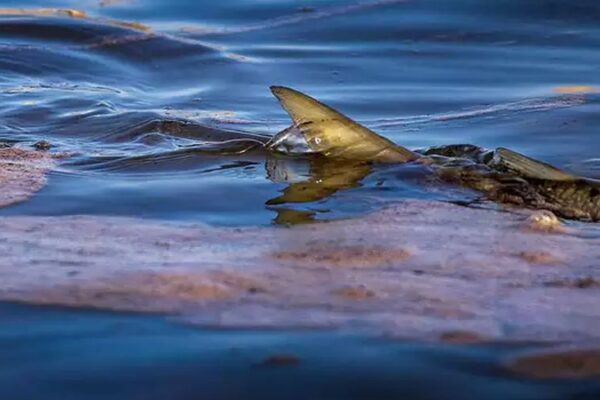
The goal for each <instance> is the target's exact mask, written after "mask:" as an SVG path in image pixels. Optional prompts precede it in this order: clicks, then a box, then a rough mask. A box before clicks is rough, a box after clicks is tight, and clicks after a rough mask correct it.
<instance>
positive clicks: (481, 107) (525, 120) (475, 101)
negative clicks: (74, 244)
mask: <svg viewBox="0 0 600 400" xmlns="http://www.w3.org/2000/svg"><path fill="white" fill-rule="evenodd" d="M0 7H2V8H6V9H3V10H2V11H3V13H4V14H7V15H4V16H0V100H1V101H0V139H5V140H19V141H21V142H23V145H27V144H31V143H34V142H35V141H37V140H41V139H44V140H47V141H49V142H50V143H52V144H53V145H54V151H68V152H71V153H72V154H73V155H72V157H71V158H70V159H68V160H67V161H66V162H65V163H63V164H62V165H61V168H60V169H59V170H58V171H55V172H53V173H51V175H50V179H49V185H48V186H47V187H46V188H45V189H44V190H43V191H42V192H41V193H39V194H38V195H37V196H36V197H34V198H33V199H32V200H31V201H29V202H26V203H22V204H20V205H17V206H14V207H11V208H8V209H4V210H2V211H1V212H0V213H1V214H3V215H7V214H34V215H69V214H101V215H128V216H141V217H149V218H161V219H168V220H173V219H176V220H185V221H204V222H209V223H215V224H228V225H238V224H268V223H271V222H273V221H275V222H278V221H280V220H281V215H282V214H285V215H287V217H285V218H283V220H284V221H287V220H289V218H290V215H289V214H290V213H292V214H293V216H292V217H291V218H292V220H293V221H295V220H310V219H314V218H316V219H329V218H339V217H344V216H350V215H356V214H360V213H363V212H366V211H368V210H372V209H375V208H379V207H381V206H384V205H385V204H387V203H388V202H390V201H394V200H395V199H398V198H402V197H418V198H423V197H426V198H436V199H440V200H450V201H468V200H470V199H472V198H473V196H474V194H472V193H469V192H465V191H462V190H458V189H456V188H446V187H440V186H439V185H438V184H427V182H426V181H425V182H424V181H423V180H422V179H421V175H423V171H418V170H415V169H414V168H413V167H404V166H392V167H385V168H383V167H378V168H374V169H373V170H371V171H368V173H366V174H364V176H363V177H358V176H357V177H354V179H353V180H348V184H347V185H345V186H343V187H342V188H340V190H337V191H333V192H332V193H327V194H326V195H324V196H321V197H317V198H309V199H304V200H303V201H304V202H289V201H280V200H281V195H282V193H281V192H282V191H283V190H284V189H285V188H286V187H287V186H288V185H289V183H290V182H286V181H285V180H281V179H273V176H272V175H273V174H271V173H270V172H269V164H268V163H269V159H270V156H269V155H268V154H266V153H265V152H264V151H262V150H261V149H260V148H259V147H260V146H258V147H255V148H253V149H249V147H252V146H244V145H242V144H241V142H236V141H238V140H239V139H260V140H263V139H261V138H264V137H268V136H270V135H273V134H274V133H276V132H277V131H279V130H281V129H283V128H285V127H286V126H287V125H288V124H289V119H288V117H287V115H286V114H285V113H284V112H283V111H282V110H281V109H280V107H279V106H278V104H277V102H276V101H275V100H274V98H273V97H272V96H271V94H270V92H269V90H268V87H269V85H273V84H277V85H286V86H290V87H294V88H297V89H299V90H302V91H305V92H307V93H309V94H311V95H313V96H315V97H317V98H319V99H321V100H323V101H324V102H326V103H328V104H331V105H333V106H335V107H336V108H338V109H340V110H341V111H343V112H345V113H346V114H348V115H350V116H351V117H353V118H355V119H357V120H358V121H360V122H363V123H364V124H366V125H367V126H369V127H371V128H373V129H374V130H376V131H377V132H379V133H381V134H383V135H385V136H387V137H389V138H391V139H392V140H394V141H396V142H397V143H400V144H403V145H406V146H409V147H411V148H423V147H428V146H432V145H440V144H450V143H463V142H467V143H476V144H479V145H482V146H486V147H497V146H505V147H509V148H513V149H515V150H517V151H521V152H525V153H526V154H528V155H531V156H533V157H537V158H540V159H543V160H546V161H549V162H551V163H554V164H556V165H557V166H560V167H563V168H566V169H568V170H570V171H573V172H576V173H579V174H584V175H587V176H591V177H596V178H598V177H600V161H599V155H598V151H597V150H598V148H599V142H598V136H597V132H596V131H597V127H598V122H599V121H600V117H599V115H600V113H599V112H598V111H599V104H600V94H597V93H593V92H594V91H595V90H596V88H597V87H600V73H599V72H600V52H598V51H597V49H598V46H599V45H600V24H598V22H599V20H600V5H599V4H598V3H597V2H595V1H591V0H590V1H578V2H577V3H576V4H573V3H572V2H565V1H549V2H545V3H544V5H543V6H542V5H541V4H540V3H539V2H537V1H534V0H527V1H522V0H519V1H517V0H503V1H496V2H493V3H490V2H487V1H476V0H455V1H448V2H443V3H442V4H440V2H437V1H433V0H421V1H394V0H379V1H377V0H374V1H361V2H358V1H311V2H298V1H291V0H287V1H286V0H277V1H268V2H265V1H247V0H235V1H227V2H217V3H215V2H209V1H191V0H177V1H158V0H155V1H128V0H123V1H114V2H97V1H92V0H88V1H83V2H82V1H51V2H47V1H44V2H39V1H38V2H36V1H0ZM14 7H18V8H28V7H30V8H40V7H46V8H47V7H61V8H65V9H66V8H72V9H80V10H82V11H84V12H86V15H87V17H86V18H83V17H82V16H81V15H80V14H79V13H73V12H71V13H70V14H69V13H66V12H58V13H55V14H54V15H43V16H31V15H19V13H16V12H15V10H14V9H13V10H11V9H10V8H14ZM42 11H43V10H42ZM38 13H39V11H38ZM43 13H44V14H49V12H48V11H43ZM8 14H12V15H8ZM566 86H568V87H572V86H585V87H587V88H583V89H582V88H579V89H576V90H574V89H573V88H571V89H565V87H566ZM565 91H566V92H573V91H575V92H581V91H584V92H591V93H583V94H582V93H564V92H565ZM255 135H258V136H255ZM224 141H225V142H226V143H227V145H225V144H222V142H224ZM220 143H221V144H220ZM232 143H233V145H232ZM223 150H227V151H225V153H228V154H223ZM276 161H277V162H279V164H282V163H283V164H285V163H286V162H288V161H289V160H288V161H286V160H283V161H281V160H276ZM280 168H282V169H283V170H285V171H287V170H288V169H289V170H290V174H292V175H294V182H298V181H303V180H305V181H308V183H309V184H311V182H313V183H314V182H318V181H319V179H320V178H322V177H323V172H322V171H323V169H324V168H322V167H319V166H312V165H311V162H310V161H309V160H291V161H289V162H288V164H285V165H284V166H280ZM315 171H316V172H315ZM319 171H321V172H319ZM332 173H335V174H337V173H342V174H343V173H344V172H343V171H342V172H340V171H337V170H336V171H333V172H332V171H331V169H330V170H328V171H327V174H328V175H327V176H330V175H331V174H332ZM319 174H321V175H319ZM344 179H345V178H344ZM273 199H279V201H273Z"/></svg>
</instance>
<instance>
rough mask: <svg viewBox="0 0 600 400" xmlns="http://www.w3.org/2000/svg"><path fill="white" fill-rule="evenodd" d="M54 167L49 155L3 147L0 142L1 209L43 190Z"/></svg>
mask: <svg viewBox="0 0 600 400" xmlns="http://www.w3.org/2000/svg"><path fill="white" fill-rule="evenodd" d="M53 165H54V163H53V161H52V156H50V155H49V154H48V153H45V152H42V151H33V150H26V149H18V148H14V147H3V143H2V142H0V188H2V189H1V190H0V207H5V206H8V205H11V204H14V203H18V202H21V201H24V200H27V199H28V198H30V197H31V196H32V195H33V194H34V193H35V192H37V191H39V190H40V189H41V188H43V187H44V185H45V184H46V181H47V179H46V173H47V172H48V170H49V169H50V168H51V167H52V166H53Z"/></svg>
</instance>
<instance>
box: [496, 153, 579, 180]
mask: <svg viewBox="0 0 600 400" xmlns="http://www.w3.org/2000/svg"><path fill="white" fill-rule="evenodd" d="M493 162H494V163H496V164H499V165H501V166H504V167H506V168H508V169H510V170H513V171H515V172H517V173H519V174H521V175H523V176H524V177H525V178H532V179H545V180H550V181H572V180H577V179H579V178H578V177H577V176H574V175H571V174H568V173H566V172H564V171H561V170H560V169H558V168H556V167H553V166H552V165H549V164H546V163H543V162H541V161H537V160H534V159H531V158H529V157H527V156H524V155H523V154H519V153H517V152H514V151H512V150H508V149H505V148H503V147H500V148H498V149H496V152H495V155H494V160H493Z"/></svg>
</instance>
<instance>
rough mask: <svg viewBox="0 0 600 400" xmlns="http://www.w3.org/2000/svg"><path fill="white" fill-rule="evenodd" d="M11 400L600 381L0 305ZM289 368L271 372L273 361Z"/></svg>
mask: <svg viewBox="0 0 600 400" xmlns="http://www.w3.org/2000/svg"><path fill="white" fill-rule="evenodd" d="M0 318H2V320H3V326H4V327H3V328H2V329H1V330H0V349H1V350H2V357H0V368H1V369H2V371H3V373H2V374H0V397H1V398H3V399H20V400H25V399H27V400H29V399H45V400H67V399H69V400H70V399H76V400H90V399H113V400H121V399H123V400H130V399H145V400H154V399H170V400H184V399H190V400H191V399H211V400H220V399H254V398H256V399H340V400H341V399H369V400H383V399H386V400H387V399H401V398H409V399H414V400H421V399H423V400H424V399H464V400H468V399H474V400H479V399H489V400H494V399H498V400H500V399H502V400H504V399H528V400H538V399H539V400H564V399H573V400H575V399H579V400H584V399H585V400H592V399H597V395H598V393H600V383H599V382H598V381H592V380H579V381H564V380H563V381H561V380H536V379H528V378H524V377H521V376H518V375H515V374H513V373H510V372H509V371H507V370H506V369H504V368H503V367H502V363H503V362H504V361H505V360H506V358H507V357H510V356H511V355H514V354H518V353H519V352H522V351H523V350H527V349H530V348H535V346H533V345H515V344H513V345H480V346H473V345H471V346H468V345H467V346H465V345H440V344H436V345H434V344H423V343H421V344H418V343H410V342H403V341H395V340H383V339H379V338H370V337H364V336H358V335H355V334H351V333H344V332H328V331H321V332H310V331H305V332H297V331H291V332H288V331H284V332H273V331H253V330H248V331H242V332H239V331H221V330H207V329H199V328H195V327H186V326H181V325H177V324H173V323H170V322H169V321H168V320H165V318H162V317H158V316H154V317H149V316H136V315H128V314H110V313H102V312H89V311H88V312H81V311H73V310H66V309H57V308H44V307H26V306H18V305H12V304H0ZM277 357H280V358H283V359H288V360H289V359H291V360H292V361H289V362H281V363H277V362H269V360H270V359H271V360H272V359H273V358H277Z"/></svg>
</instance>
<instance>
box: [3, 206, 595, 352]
mask: <svg viewBox="0 0 600 400" xmlns="http://www.w3.org/2000/svg"><path fill="white" fill-rule="evenodd" d="M531 220H532V219H531V218H530V217H529V216H528V215H527V213H524V214H515V213H507V212H500V211H494V210H478V209H470V208H463V207H458V206H454V205H451V204H445V203H438V202H425V201H407V202H401V203H399V204H398V205H396V206H394V207H392V208H389V209H386V210H383V211H379V212H376V213H373V214H371V215H368V216H366V217H362V218H357V219H351V220H345V221H337V222H329V223H322V224H317V225H307V226H298V227H294V228H276V227H262V228H261V227H256V228H253V227H250V228H221V227H211V226H207V225H182V224H167V223H161V222H153V221H148V220H138V219H126V218H105V217H90V216H76V217H3V218H0V253H1V254H2V255H3V257H2V258H1V259H0V299H3V300H17V301H22V302H28V303H42V304H60V305H68V306H84V307H97V308H104V309H112V310H129V311H142V312H168V313H174V314H177V315H180V316H181V318H184V319H185V320H186V321H188V322H191V323H196V324H202V325H215V326H228V327H332V326H335V327H337V326H352V327H359V328H364V329H368V330H375V331H377V332H379V333H382V334H385V335H389V336H392V337H400V338H419V339H440V338H441V339H447V340H449V341H460V340H462V339H461V338H464V339H465V340H466V341H473V340H475V339H477V340H534V341H569V342H589V341H593V340H598V339H600V329H598V328H599V324H600V323H599V321H600V308H599V307H597V305H598V301H599V300H600V276H599V272H598V267H599V265H598V260H600V238H599V237H598V236H597V234H598V229H597V228H596V227H595V226H594V225H589V224H588V225H585V224H574V225H573V226H569V227H564V226H561V227H560V229H554V230H552V231H539V230H536V229H532V227H531Z"/></svg>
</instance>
